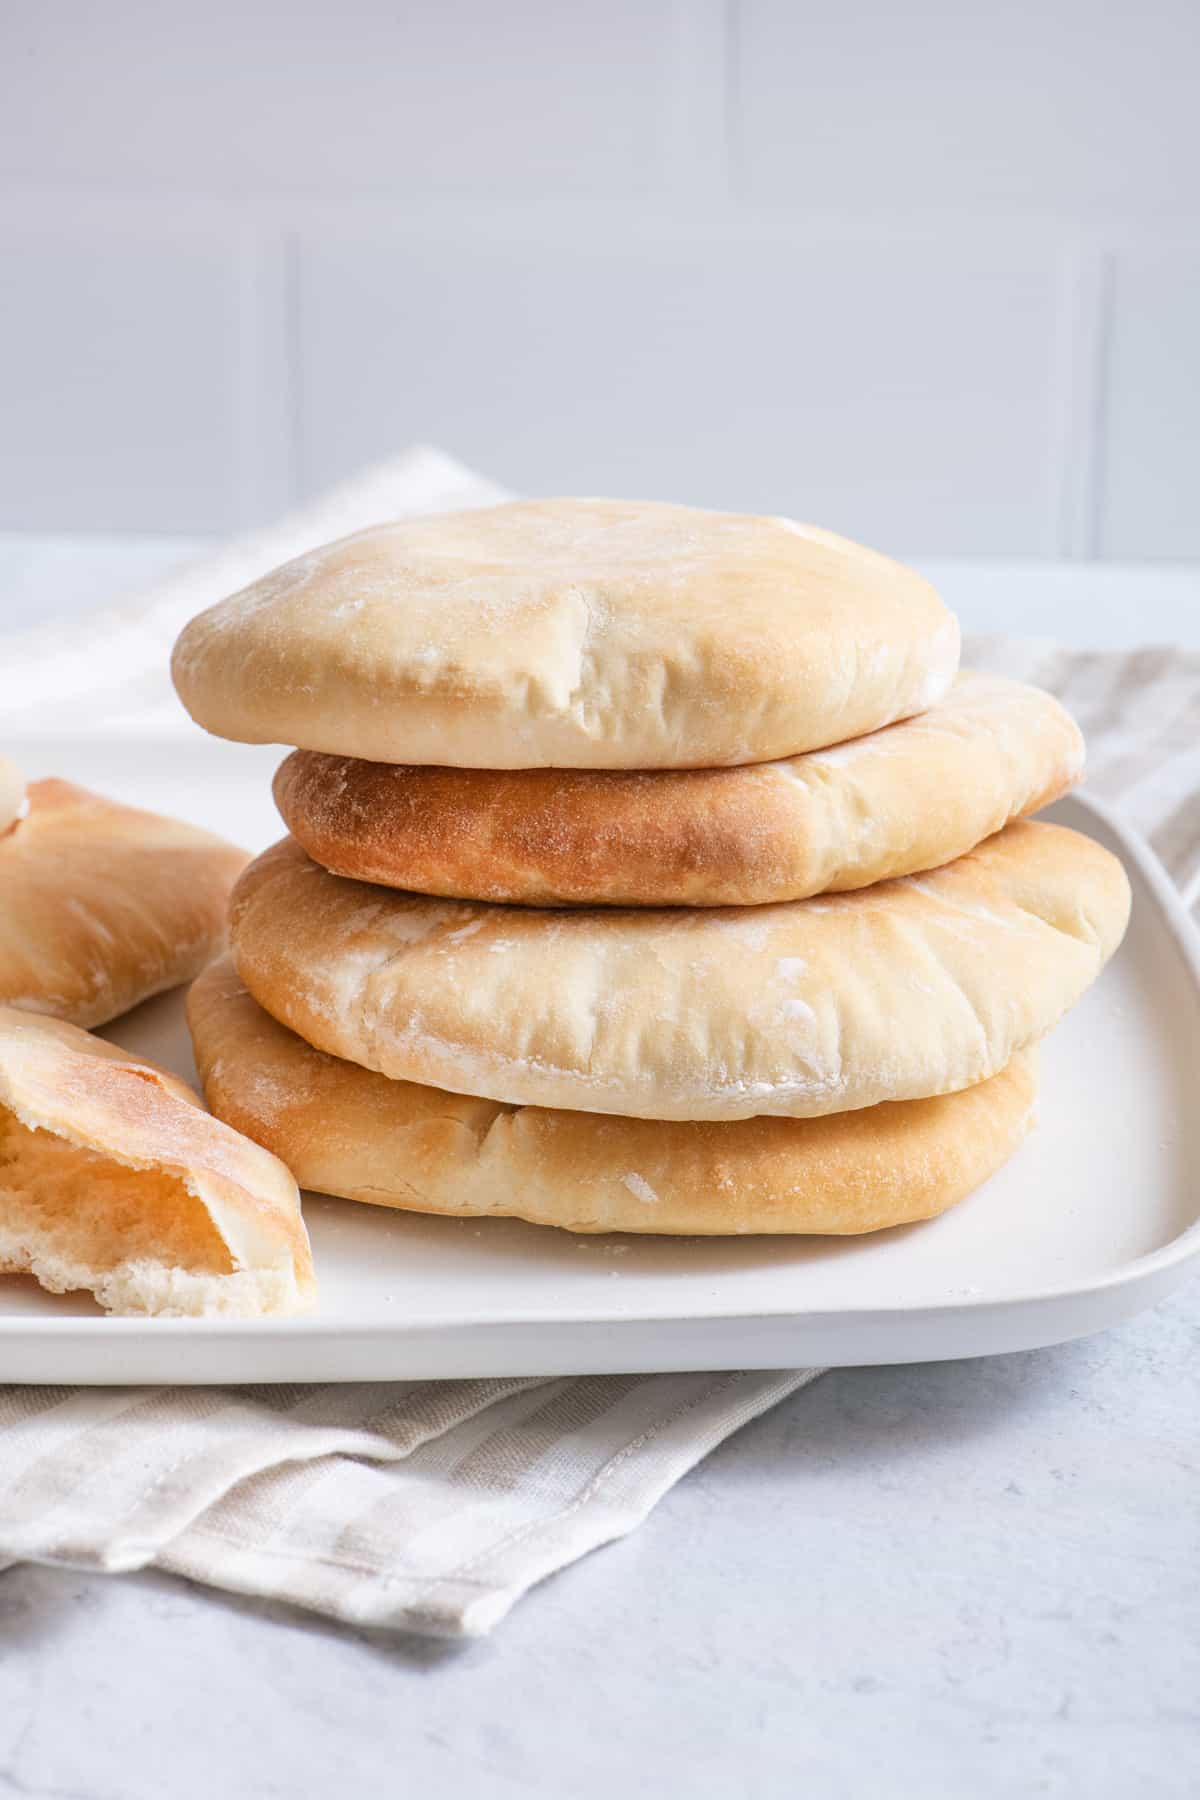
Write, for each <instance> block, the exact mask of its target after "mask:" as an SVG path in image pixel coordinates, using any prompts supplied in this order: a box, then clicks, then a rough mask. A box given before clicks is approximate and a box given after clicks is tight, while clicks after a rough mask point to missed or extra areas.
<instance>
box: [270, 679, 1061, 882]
mask: <svg viewBox="0 0 1200 1800" xmlns="http://www.w3.org/2000/svg"><path fill="white" fill-rule="evenodd" d="M1082 769H1083V739H1082V738H1081V736H1080V734H1079V728H1078V726H1077V725H1076V724H1075V722H1074V720H1073V719H1072V718H1071V717H1070V715H1069V714H1068V713H1066V712H1064V710H1063V708H1062V707H1061V706H1060V705H1059V703H1058V701H1057V700H1055V699H1054V698H1053V697H1052V696H1051V695H1050V694H1044V693H1042V692H1041V691H1040V690H1039V689H1038V688H1032V687H1026V686H1024V685H1023V684H1022V683H1021V682H1017V681H1006V680H1004V679H1003V678H1002V677H1000V676H993V675H968V674H963V675H960V676H959V677H958V680H957V682H956V683H955V685H954V687H953V688H952V689H951V691H950V693H949V694H948V695H947V697H946V699H945V700H942V701H939V703H938V704H937V705H936V706H933V707H931V708H930V709H929V711H928V712H924V713H920V714H919V715H918V716H917V717H916V718H912V719H905V720H904V721H903V722H902V723H900V724H897V725H889V726H887V727H885V729H884V730H882V731H876V732H872V733H871V734H870V735H869V736H868V737H862V738H854V739H852V740H851V741H850V742H849V743H847V744H841V745H839V746H837V747H836V748H835V749H832V750H813V751H809V752H808V753H807V754H806V755H803V756H794V757H790V758H788V759H787V760H786V761H784V762H771V763H756V764H751V765H749V766H747V767H745V768H740V769H676V770H659V771H656V772H654V773H652V774H644V773H633V772H631V771H627V770H598V769H512V770H499V771H494V770H488V769H445V768H424V767H420V766H416V765H413V764H408V765H405V766H397V765H395V764H391V763H372V762H363V761H362V760H361V759H359V758H355V757H345V756H326V755H323V754H322V753H321V752H319V751H314V750H296V751H293V753H292V755H291V756H289V757H288V758H287V760H286V762H284V763H283V765H282V766H281V768H280V769H279V771H278V773H277V774H276V777H275V799H276V802H277V804H278V806H279V810H280V812H281V813H282V815H283V818H284V822H285V823H286V825H287V827H288V829H289V830H290V831H291V833H292V834H293V836H294V837H295V838H297V839H298V840H299V842H300V843H301V844H303V846H304V848H305V849H306V850H307V851H308V853H309V855H310V856H311V857H313V858H314V859H315V861H317V862H319V863H321V864H322V865H323V866H324V867H325V868H327V869H331V870H332V871H333V872H334V874H336V875H349V876H351V877H352V878H354V879H357V880H360V881H375V882H381V883H382V884H383V885H385V886H387V887H398V888H407V889H410V890H412V891H414V892H417V893H422V894H440V895H446V896H452V897H455V898H460V899H464V900H501V901H514V902H517V903H520V904H523V905H535V906H556V905H589V904H590V905H597V906H602V905H624V906H757V905H762V904H764V903H766V902H770V901H776V900H800V899H804V898H805V897H806V896H807V895H810V894H821V893H825V892H829V891H844V890H846V889H851V888H860V887H868V886H870V885H871V884H872V883H873V882H876V881H884V880H887V879H889V878H890V877H892V876H896V875H909V874H912V873H914V872H915V871H918V870H921V869H932V868H936V867H937V866H938V865H939V864H941V863H945V862H950V861H951V860H952V859H953V858H954V857H956V856H963V855H965V854H966V852H967V851H968V850H973V849H974V847H975V845H976V844H978V843H979V842H980V841H981V840H982V839H983V838H985V837H989V836H990V835H991V834H992V833H993V832H996V831H999V830H1001V828H1002V827H1003V826H1005V825H1007V824H1008V822H1009V820H1010V819H1014V818H1018V817H1020V816H1022V815H1023V814H1025V813H1030V812H1036V810H1037V809H1038V807H1040V806H1045V805H1046V804H1047V803H1048V802H1049V801H1051V800H1054V799H1057V797H1058V796H1059V795H1060V794H1062V793H1064V792H1065V791H1066V789H1067V788H1068V787H1070V786H1071V785H1072V783H1073V782H1075V781H1076V780H1078V778H1079V776H1080V774H1081V773H1082Z"/></svg>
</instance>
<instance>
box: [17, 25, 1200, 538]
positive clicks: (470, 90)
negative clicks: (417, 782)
mask: <svg viewBox="0 0 1200 1800" xmlns="http://www.w3.org/2000/svg"><path fill="white" fill-rule="evenodd" d="M1198 51H1200V7H1197V5H1196V4H1195V0H1142V3H1141V4H1134V0H1106V3H1105V5H1104V6H1103V7H1099V6H1096V5H1095V4H1093V0H1006V3H1005V4H1001V3H1000V0H990V3H989V4H987V5H983V4H978V3H977V0H956V3H955V4H951V0H912V3H911V4H906V5H905V6H904V7H899V6H895V5H893V4H892V0H839V4H837V5H834V6H830V5H827V4H826V5H821V6H818V5H817V4H816V3H815V0H591V3H588V0H573V3H571V4H565V3H564V0H507V3H506V4H504V5H500V4H498V3H496V0H438V4H436V5H433V4H424V3H423V4H420V5H418V4H415V3H414V4H403V3H400V4H398V3H397V0H341V4H340V5H339V6H338V7H333V6H331V5H329V4H328V0H290V3H289V4H284V3H283V0H260V3H259V4H253V3H250V4H247V3H246V0H208V3H207V4H206V5H204V6H198V5H187V6H185V5H174V4H169V5H163V4H161V0H106V3H105V4H104V5H103V6H98V5H94V4H92V0H41V3H40V4H39V5H38V6H37V7H24V8H16V7H14V8H11V9H2V8H0V239H2V244H3V263H2V270H0V346H2V348H0V355H2V356H3V367H4V371H5V373H4V380H3V387H2V393H0V526H9V527H27V528H31V529H42V530H46V529H54V528H56V527H63V528H71V527H77V528H93V529H94V528H106V527H107V528H112V529H139V528H149V529H161V530H194V531H206V530H212V529H220V528H224V527H227V526H230V525H234V524H238V523H242V522H249V521H252V520H255V519H258V518H264V517H266V516H268V515H269V514H271V513H272V512H275V511H277V510H279V509H280V507H282V506H283V505H285V504H286V503H287V501H288V500H289V498H291V497H292V496H293V495H295V494H297V493H300V492H304V491H308V490H311V489H312V488H314V487H315V486H318V485H320V484H322V483H323V482H325V481H326V480H328V479H329V478H331V477H334V476H336V475H339V474H342V473H345V472H346V471H347V470H348V469H350V468H351V467H353V466H354V465H355V464H356V463H358V462H360V461H362V460H363V459H364V458H367V457H370V456H374V455H377V454H380V453H383V452H385V451H390V450H393V449H395V448H397V447H399V446H400V445H402V444H404V443H406V442H409V441H412V440H414V439H425V440H433V441H436V442H439V443H441V444H443V445H444V446H445V447H446V448H448V449H450V450H452V451H454V452H456V453H457V454H459V455H460V456H462V457H464V458H466V459H467V460H470V461H474V462H475V463H477V464H478V465H479V466H481V467H483V468H485V469H486V470H488V471H489V472H491V473H493V474H495V475H496V477H497V478H498V479H500V480H502V481H504V482H506V483H508V484H509V485H511V486H513V487H517V488H522V489H527V490H530V491H541V492H552V491H560V492H562V491H571V490H575V491H586V490H591V491H609V492H621V491H624V492H638V493H651V494H659V495H663V496H665V497H674V498H679V499H684V500H694V501H697V502H700V503H709V504H726V505H730V506H735V507H747V508H754V507H762V508H764V509H769V510H784V509H786V510H791V511H795V512H798V513H801V514H807V515H808V516H811V517H815V518H818V519H821V520H823V521H825V522H826V523H829V524H831V525H833V526H835V527H839V528H841V529H843V530H846V531H849V532H851V533H856V534H858V535H860V536H862V537H864V538H867V539H871V540H874V541H876V542H878V543H880V544H883V545H885V546H890V547H894V548H895V549H897V550H899V551H901V552H911V553H913V554H918V555H920V554H937V553H946V554H982V555H989V554H1010V555H1023V554H1024V555H1050V556H1055V555H1059V556H1069V557H1078V556H1088V555H1096V554H1101V555H1107V556H1113V557H1126V558H1128V557H1132V558H1140V557H1180V558H1186V557H1195V556H1200V505H1197V486H1198V483H1197V474H1198V462H1200V459H1198V457H1197V444H1196V437H1197V434H1196V419H1197V416H1198V413H1200V328H1198V321H1200V222H1198V221H1200V107H1198V106H1197V104H1196V98H1195V96H1196V68H1197V63H1198V56H1197V52H1198Z"/></svg>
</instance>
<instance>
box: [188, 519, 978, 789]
mask: <svg viewBox="0 0 1200 1800" xmlns="http://www.w3.org/2000/svg"><path fill="white" fill-rule="evenodd" d="M957 666H958V626H957V624H956V623H955V620H954V618H953V616H952V615H951V614H950V613H949V612H947V610H946V608H945V607H944V606H943V605H942V603H941V601H940V600H939V599H938V597H937V595H936V594H935V593H934V591H933V589H932V588H931V587H930V586H929V585H928V583H927V582H925V581H923V580H922V579H921V578H920V576H918V575H915V574H913V573H912V572H911V570H908V569H905V568H902V567H901V566H900V565H899V564H898V563H893V562H890V561H889V560H888V559H887V558H886V557H883V556H879V555H877V554H876V553H875V552H874V551H871V550H864V549H862V548H861V547H860V546H859V545H857V544H852V543H850V542H848V541H847V540H846V539H844V538H838V537H834V536H833V535H832V534H831V533H829V532H825V531H818V530H817V529H815V528H814V527H812V526H808V525H795V524H792V523H791V522H790V521H789V520H786V519H769V518H746V517H742V516H741V515H739V514H735V513H710V512H701V511H698V510H696V509H694V508H691V507H682V506H660V505H652V504H635V503H632V502H623V501H615V500H531V501H522V502H518V503H516V504H513V505H509V506H495V507H485V508H482V509H480V510H478V511H474V512H461V513H444V514H442V515H440V516H437V517H433V518H423V519H414V520H408V521H405V522H404V523H401V524H394V525H379V526H375V527H374V528H372V529H371V530H369V531H362V532H359V533H358V534H357V535H356V536H354V537H349V538H343V539H342V540H341V541H340V542H339V543H336V544H328V545H326V546H325V547H324V548H322V549H319V550H314V551H312V552H310V553H309V554H308V555H307V556H302V557H300V558H299V559H298V560H297V561H295V562H291V563H288V564H286V565H285V567H283V568H282V569H277V570H276V571H275V573H274V574H272V575H268V576H267V577H266V578H265V579H264V580H262V581H259V582H256V583H255V584H254V585H253V586H252V587H249V588H246V589H245V590H244V592H242V593H241V594H237V595H235V596H234V597H233V598H232V599H230V600H226V601H224V602H223V603H222V604H220V605H218V606H215V607H213V608H211V609H210V610H209V611H208V612H205V613H202V614H201V615H200V616H199V618H197V619H193V620H192V622H191V624H190V625H189V626H188V627H187V628H186V630H185V631H184V632H183V634H182V636H181V637H180V639H179V642H178V643H177V645H176V646H175V655H174V661H173V670H174V676H175V684H176V687H177V688H178V690H179V694H180V697H181V698H182V700H183V703H184V705H185V706H186V707H187V709H188V711H189V712H190V713H191V714H192V717H193V718H195V719H196V720H198V722H199V723H200V724H201V725H203V726H205V727H206V728H207V729H208V730H209V731H213V732H216V733H217V735H218V736H220V737H228V738H238V739H241V740H242V741H244V742H247V743H270V742H278V743H282V744H296V745H299V746H300V747H301V748H303V749H307V750H327V751H331V752H333V753H335V754H338V755H343V756H360V757H366V758H367V759H368V760H370V761H374V762H392V763H406V762H408V763H442V764H450V765H453V766H455V767H466V768H483V769H496V768H506V769H520V768H540V767H545V766H558V767H562V768H584V769H609V768H611V769H658V768H663V769H670V768H692V767H696V768H703V767H708V766H715V765H721V764H729V763H747V762H760V761H762V760H763V759H764V758H767V757H772V756H791V755H794V754H795V753H796V752H797V751H799V750H812V749H816V748H818V747H819V746H821V745H824V744H832V743H837V742H839V741H840V740H841V739H843V738H849V737H857V736H859V735H860V734H861V733H862V732H864V731H873V730H875V729H876V727H877V726H880V725H886V724H888V723H890V721H891V720H893V719H899V718H904V717H905V716H906V715H907V714H909V713H914V712H920V711H921V710H922V708H924V707H926V706H930V705H932V704H933V702H934V701H935V700H939V699H940V698H941V697H942V695H943V694H944V693H945V692H946V690H947V688H948V687H949V685H950V683H951V681H952V680H953V678H954V674H955V671H956V669H957Z"/></svg>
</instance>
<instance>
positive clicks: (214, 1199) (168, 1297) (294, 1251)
mask: <svg viewBox="0 0 1200 1800" xmlns="http://www.w3.org/2000/svg"><path fill="white" fill-rule="evenodd" d="M0 1273H3V1274H6V1275H15V1274H22V1275H23V1274H31V1275H33V1276H35V1277H36V1279H37V1280H38V1281H40V1282H41V1284H42V1286H43V1287H46V1288H49V1289H50V1290H51V1291H52V1292H54V1293H56V1294H62V1293H67V1292H69V1291H71V1290H72V1289H77V1288H85V1289H87V1290H89V1291H90V1292H91V1293H93V1294H95V1296H96V1298H97V1300H99V1302H100V1304H101V1305H102V1306H104V1307H107V1308H108V1309H109V1310H110V1311H113V1312H122V1313H166V1314H192V1315H195V1314H200V1313H238V1314H255V1313H277V1312H296V1311H298V1310H300V1309H302V1308H303V1307H306V1306H308V1305H310V1304H311V1303H312V1301H313V1298H314V1297H315V1293H316V1286H315V1281H314V1277H313V1268H312V1257H311V1254H310V1252H309V1245H308V1234H307V1232H306V1231H305V1229H304V1221H303V1219H302V1218H301V1216H300V1195H299V1192H298V1190H297V1187H296V1183H295V1181H294V1180H293V1178H292V1176H291V1175H290V1174H289V1172H288V1170H287V1169H286V1168H285V1167H284V1166H283V1164H282V1163H281V1162H280V1161H278V1159H277V1158H276V1157H274V1156H272V1155H270V1154H269V1153H268V1152H267V1151H266V1150H264V1149H262V1148H261V1146H260V1145H258V1144H256V1143H252V1142H251V1141H250V1140H249V1139H248V1138H244V1137H239V1135H238V1134H237V1132H236V1131H232V1130H231V1129H230V1128H229V1126H228V1125H224V1124H222V1123H221V1121H220V1120H218V1119H213V1118H210V1117H209V1115H208V1113H206V1112H205V1111H204V1109H203V1107H202V1106H201V1104H200V1102H199V1100H198V1099H197V1098H196V1096H195V1094H193V1093H192V1091H191V1089H190V1088H189V1087H187V1086H185V1084H184V1083H183V1082H182V1081H179V1080H177V1079H176V1077H175V1076H174V1075H168V1074H167V1073H166V1071H165V1070H163V1069H157V1068H155V1067H154V1066H153V1065H152V1064H150V1063H143V1062H138V1061H135V1060H134V1059H132V1058H131V1057H129V1056H127V1055H126V1054H125V1052H124V1051H123V1050H119V1049H117V1047H116V1045H115V1044H106V1043H104V1042H103V1041H102V1040H101V1039H100V1038H94V1037H90V1036H89V1035H88V1033H87V1032H85V1031H79V1030H77V1029H76V1027H75V1026H73V1025H64V1024H62V1023H61V1022H60V1021H59V1020H57V1019H46V1018H39V1017H37V1016H36V1015H35V1014H32V1013H27V1012H21V1011H19V1010H18V1009H17V1008H15V1007H9V1006H0Z"/></svg>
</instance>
